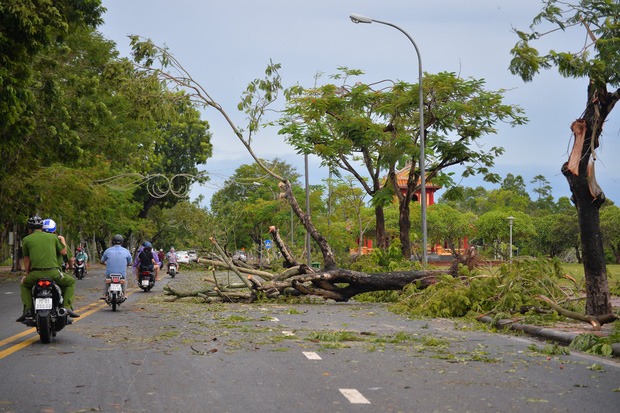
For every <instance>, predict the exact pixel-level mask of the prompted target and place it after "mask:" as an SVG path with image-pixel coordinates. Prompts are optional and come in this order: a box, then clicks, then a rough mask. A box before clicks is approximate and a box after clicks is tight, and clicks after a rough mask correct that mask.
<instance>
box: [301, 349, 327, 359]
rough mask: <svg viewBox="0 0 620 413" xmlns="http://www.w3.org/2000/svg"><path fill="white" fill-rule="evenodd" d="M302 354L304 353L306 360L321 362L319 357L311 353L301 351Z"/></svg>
mask: <svg viewBox="0 0 620 413" xmlns="http://www.w3.org/2000/svg"><path fill="white" fill-rule="evenodd" d="M302 353H304V356H306V357H307V358H308V360H323V359H322V358H321V356H319V355H318V354H316V353H315V352H313V351H302Z"/></svg>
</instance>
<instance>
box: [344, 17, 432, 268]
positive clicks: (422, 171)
mask: <svg viewBox="0 0 620 413" xmlns="http://www.w3.org/2000/svg"><path fill="white" fill-rule="evenodd" d="M349 17H350V18H351V21H352V22H353V23H372V22H375V23H380V24H385V25H386V26H391V27H393V28H395V29H396V30H398V31H400V32H401V33H403V34H404V35H405V36H407V38H408V39H409V40H410V41H411V43H412V44H413V47H414V48H415V52H416V54H417V55H418V71H419V73H418V77H419V80H418V82H419V88H420V97H419V100H420V185H421V189H420V198H421V199H420V206H421V214H422V265H423V266H425V267H426V265H427V264H428V257H427V254H426V246H427V244H428V242H427V236H426V170H425V165H424V161H425V158H426V157H425V155H424V144H425V142H424V90H423V89H422V56H421V55H420V50H419V49H418V45H416V44H415V42H414V41H413V39H412V38H411V36H409V34H408V33H407V32H406V31H404V30H403V29H401V28H400V27H398V26H396V25H394V24H392V23H388V22H384V21H381V20H375V19H371V18H370V17H366V16H362V15H360V14H356V13H351V15H350V16H349Z"/></svg>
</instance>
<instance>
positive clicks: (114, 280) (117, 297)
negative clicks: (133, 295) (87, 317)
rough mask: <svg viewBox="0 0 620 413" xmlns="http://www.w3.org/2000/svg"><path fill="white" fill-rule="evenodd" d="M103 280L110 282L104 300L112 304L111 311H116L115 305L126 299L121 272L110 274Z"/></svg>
mask: <svg viewBox="0 0 620 413" xmlns="http://www.w3.org/2000/svg"><path fill="white" fill-rule="evenodd" d="M105 282H106V283H108V284H110V288H108V295H107V297H106V299H105V302H106V303H108V305H110V306H112V311H116V306H118V305H120V304H121V303H123V302H125V300H126V298H125V296H124V294H123V284H125V279H124V278H123V276H122V275H121V274H110V277H109V278H107V279H106V280H105Z"/></svg>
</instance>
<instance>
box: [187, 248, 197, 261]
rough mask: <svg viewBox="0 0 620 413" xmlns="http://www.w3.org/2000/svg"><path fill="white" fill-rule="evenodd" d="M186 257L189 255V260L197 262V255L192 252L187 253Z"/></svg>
mask: <svg viewBox="0 0 620 413" xmlns="http://www.w3.org/2000/svg"><path fill="white" fill-rule="evenodd" d="M187 255H189V259H190V260H192V261H194V262H198V253H197V252H196V251H194V250H189V251H187Z"/></svg>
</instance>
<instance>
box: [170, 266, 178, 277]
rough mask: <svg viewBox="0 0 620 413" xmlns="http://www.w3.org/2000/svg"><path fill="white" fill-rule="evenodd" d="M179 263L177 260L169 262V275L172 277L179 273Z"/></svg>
mask: <svg viewBox="0 0 620 413" xmlns="http://www.w3.org/2000/svg"><path fill="white" fill-rule="evenodd" d="M177 265H178V264H177V263H175V262H171V263H169V264H168V275H170V277H172V278H174V276H175V275H177V272H178V271H177Z"/></svg>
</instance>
